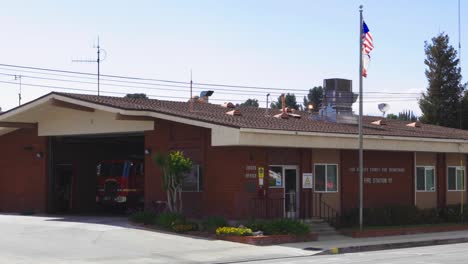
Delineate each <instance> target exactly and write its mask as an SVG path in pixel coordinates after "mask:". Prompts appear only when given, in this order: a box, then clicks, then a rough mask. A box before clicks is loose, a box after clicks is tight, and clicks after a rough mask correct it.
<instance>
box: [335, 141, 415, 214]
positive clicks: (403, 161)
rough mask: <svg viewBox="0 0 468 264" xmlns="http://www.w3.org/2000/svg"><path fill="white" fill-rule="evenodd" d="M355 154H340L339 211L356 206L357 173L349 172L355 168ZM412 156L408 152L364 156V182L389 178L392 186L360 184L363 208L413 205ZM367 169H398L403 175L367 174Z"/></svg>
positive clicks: (357, 201) (367, 153)
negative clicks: (369, 179) (340, 193)
mask: <svg viewBox="0 0 468 264" xmlns="http://www.w3.org/2000/svg"><path fill="white" fill-rule="evenodd" d="M358 158H359V157H358V152H357V151H352V150H343V151H342V155H341V166H342V170H341V171H342V177H341V180H342V184H341V188H342V189H341V191H342V210H344V211H347V210H349V209H352V208H358V206H359V200H358V198H359V185H358V179H359V173H358V171H357V170H356V171H352V168H358V167H359V159H358ZM413 159H414V156H413V153H412V152H390V151H387V152H384V151H365V152H364V168H368V171H367V172H366V171H364V178H371V179H372V178H380V179H382V178H387V179H388V178H391V179H392V183H386V184H385V183H364V208H369V207H383V206H386V205H413V204H414V191H413V190H414V185H413V182H414V181H413V179H414V163H413V162H414V161H413ZM371 168H380V169H382V168H388V169H390V168H401V169H404V172H390V171H388V172H383V171H380V172H378V171H370V169H371Z"/></svg>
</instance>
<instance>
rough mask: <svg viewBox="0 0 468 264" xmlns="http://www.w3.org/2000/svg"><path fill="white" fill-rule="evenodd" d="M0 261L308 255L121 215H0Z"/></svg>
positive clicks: (182, 259)
mask: <svg viewBox="0 0 468 264" xmlns="http://www.w3.org/2000/svg"><path fill="white" fill-rule="evenodd" d="M0 234H1V239H0V263H9V264H11V263H25V264H26V263H27V264H30V263H34V264H36V263H39V264H42V263H47V264H56V263H67V264H68V263H70V264H77V263H80V264H81V263H112V264H120V263H122V264H123V263H126V264H133V263H135V264H136V263H138V264H142V263H228V262H231V263H233V262H240V261H249V260H258V259H268V258H285V257H297V256H304V255H308V254H311V252H308V251H304V250H302V249H297V248H292V247H282V246H268V247H257V246H251V245H245V244H239V243H233V242H227V241H220V240H210V239H203V238H197V237H190V236H183V235H178V234H172V233H164V232H156V231H148V230H142V229H138V228H135V227H134V226H132V225H129V224H128V222H127V219H126V218H122V217H120V218H119V217H84V216H79V217H76V216H75V217H73V216H66V217H50V216H18V215H0Z"/></svg>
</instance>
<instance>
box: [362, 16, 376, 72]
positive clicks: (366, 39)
mask: <svg viewBox="0 0 468 264" xmlns="http://www.w3.org/2000/svg"><path fill="white" fill-rule="evenodd" d="M373 49H374V42H373V40H372V35H371V33H370V32H369V28H368V27H367V25H366V22H364V21H362V53H363V54H362V60H363V63H364V65H363V69H362V76H364V77H367V66H369V62H370V55H369V53H370V52H371V51H372V50H373Z"/></svg>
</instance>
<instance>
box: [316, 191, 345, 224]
mask: <svg viewBox="0 0 468 264" xmlns="http://www.w3.org/2000/svg"><path fill="white" fill-rule="evenodd" d="M317 196H318V197H317ZM312 213H313V216H315V217H319V218H321V219H323V220H325V221H326V222H328V223H329V224H330V225H336V224H337V223H338V221H339V214H338V211H337V210H336V209H334V208H333V207H332V206H330V205H329V204H327V203H326V202H325V201H324V200H323V199H322V193H314V208H313V211H312Z"/></svg>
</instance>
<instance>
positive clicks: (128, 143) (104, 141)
mask: <svg viewBox="0 0 468 264" xmlns="http://www.w3.org/2000/svg"><path fill="white" fill-rule="evenodd" d="M50 142H51V143H50V144H51V145H50V153H51V155H50V157H49V158H50V160H49V162H50V167H49V168H51V170H50V171H49V186H48V188H49V192H48V194H49V195H48V211H49V212H50V213H60V214H63V213H71V214H108V213H125V212H128V211H133V210H138V209H140V208H143V206H144V205H143V201H144V194H143V190H144V171H145V170H144V136H143V134H140V133H137V134H106V135H93V136H66V137H52V138H51V141H50Z"/></svg>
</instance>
